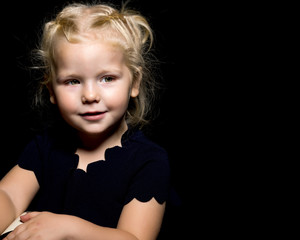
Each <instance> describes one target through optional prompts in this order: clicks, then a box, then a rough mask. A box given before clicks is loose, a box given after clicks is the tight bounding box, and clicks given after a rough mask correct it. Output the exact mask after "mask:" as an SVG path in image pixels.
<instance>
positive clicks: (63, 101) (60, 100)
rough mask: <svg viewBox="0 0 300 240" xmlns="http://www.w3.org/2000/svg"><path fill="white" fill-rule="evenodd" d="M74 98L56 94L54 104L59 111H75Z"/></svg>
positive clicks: (64, 94)
mask: <svg viewBox="0 0 300 240" xmlns="http://www.w3.org/2000/svg"><path fill="white" fill-rule="evenodd" d="M75 100H76V99H75V96H74V95H72V94H68V93H63V94H61V93H60V92H57V94H56V104H57V106H58V108H59V109H60V110H63V111H72V110H74V109H76V104H75V103H76V102H77V101H75Z"/></svg>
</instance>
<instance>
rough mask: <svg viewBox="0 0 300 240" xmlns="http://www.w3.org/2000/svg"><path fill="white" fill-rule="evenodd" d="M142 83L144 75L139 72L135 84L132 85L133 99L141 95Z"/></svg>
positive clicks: (131, 94)
mask: <svg viewBox="0 0 300 240" xmlns="http://www.w3.org/2000/svg"><path fill="white" fill-rule="evenodd" d="M141 81H142V74H141V72H139V73H138V76H137V78H136V80H135V82H134V83H133V84H132V87H131V93H130V96H131V97H132V98H135V97H137V96H138V95H139V93H140V85H141Z"/></svg>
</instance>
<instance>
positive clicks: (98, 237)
mask: <svg viewBox="0 0 300 240" xmlns="http://www.w3.org/2000/svg"><path fill="white" fill-rule="evenodd" d="M68 218H70V219H69V220H68V221H67V224H68V226H67V227H66V229H67V231H68V234H67V235H68V236H67V239H68V240H104V239H105V240H109V239H113V240H116V239H118V240H138V239H137V237H135V236H134V235H132V234H130V233H128V232H126V231H123V230H120V229H115V228H107V227H101V226H98V225H95V224H93V223H90V222H88V221H85V220H83V219H80V218H77V217H73V216H68Z"/></svg>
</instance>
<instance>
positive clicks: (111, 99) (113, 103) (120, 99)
mask: <svg viewBox="0 0 300 240" xmlns="http://www.w3.org/2000/svg"><path fill="white" fill-rule="evenodd" d="M129 98H130V93H129V90H128V91H124V90H119V89H117V90H114V91H107V92H105V93H103V94H102V100H103V101H104V102H105V105H106V107H108V108H122V109H125V110H127V106H128V102H129Z"/></svg>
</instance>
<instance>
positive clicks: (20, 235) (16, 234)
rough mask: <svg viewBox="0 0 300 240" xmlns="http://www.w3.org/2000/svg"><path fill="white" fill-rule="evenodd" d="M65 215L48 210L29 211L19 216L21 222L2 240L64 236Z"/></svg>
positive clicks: (44, 239)
mask: <svg viewBox="0 0 300 240" xmlns="http://www.w3.org/2000/svg"><path fill="white" fill-rule="evenodd" d="M65 220H66V215H59V214H54V213H50V212H30V213H27V214H25V215H23V216H21V221H22V222H23V224H21V225H20V226H18V227H17V228H15V230H14V231H13V232H11V233H10V234H9V235H7V236H6V238H4V239H3V240H23V239H24V240H25V239H26V240H35V239H43V240H59V239H63V238H64V237H65V228H64V225H63V222H64V221H65Z"/></svg>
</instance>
